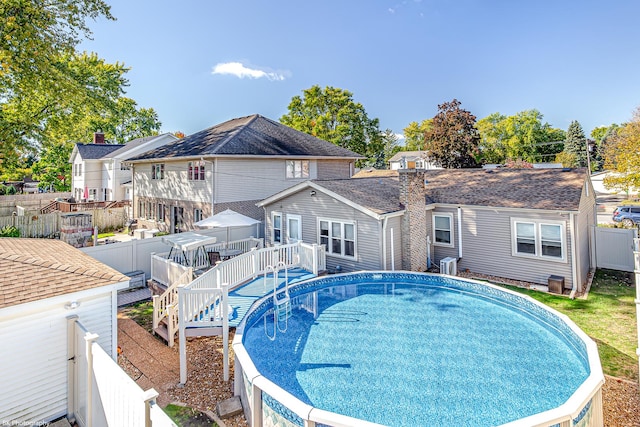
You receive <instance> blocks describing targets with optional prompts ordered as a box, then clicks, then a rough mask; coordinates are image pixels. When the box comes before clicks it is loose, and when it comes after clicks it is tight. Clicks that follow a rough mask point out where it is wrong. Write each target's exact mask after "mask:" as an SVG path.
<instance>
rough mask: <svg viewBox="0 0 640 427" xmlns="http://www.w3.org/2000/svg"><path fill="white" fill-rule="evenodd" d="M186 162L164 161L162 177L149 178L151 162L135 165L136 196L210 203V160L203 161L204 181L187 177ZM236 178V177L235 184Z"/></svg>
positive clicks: (150, 175)
mask: <svg viewBox="0 0 640 427" xmlns="http://www.w3.org/2000/svg"><path fill="white" fill-rule="evenodd" d="M159 163H161V162H159ZM188 163H189V162H183V161H180V162H164V178H163V179H151V177H152V174H151V163H144V164H138V165H136V166H135V182H134V185H135V193H136V194H135V195H136V197H154V198H158V199H174V200H191V201H198V202H209V203H211V192H212V186H211V177H212V166H211V162H206V163H205V179H204V181H200V180H197V181H195V180H194V181H190V180H189V179H188ZM237 180H238V178H237V177H236V185H237Z"/></svg>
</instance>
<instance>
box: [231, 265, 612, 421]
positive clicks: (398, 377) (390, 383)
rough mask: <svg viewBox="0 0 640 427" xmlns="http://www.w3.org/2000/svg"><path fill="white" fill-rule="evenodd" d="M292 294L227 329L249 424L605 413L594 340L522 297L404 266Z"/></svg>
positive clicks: (310, 284)
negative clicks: (231, 330)
mask: <svg viewBox="0 0 640 427" xmlns="http://www.w3.org/2000/svg"><path fill="white" fill-rule="evenodd" d="M288 295H289V299H288V301H289V303H287V302H286V301H287V298H286V292H285V291H284V290H283V289H281V290H280V293H279V298H278V301H279V304H278V305H277V306H275V305H274V302H273V297H272V296H267V297H265V298H263V299H262V300H260V301H258V303H256V305H255V307H254V308H253V309H252V310H251V311H250V312H249V313H248V315H247V316H246V318H245V320H244V322H243V324H242V325H240V328H239V329H238V331H237V334H236V338H235V340H234V350H235V352H236V381H237V383H236V393H237V394H240V395H241V396H242V397H243V403H244V404H245V406H246V407H250V408H251V411H248V416H249V418H252V419H253V420H252V421H255V423H253V425H278V426H294V425H299V426H302V425H304V420H310V421H313V422H316V423H318V425H357V424H363V425H364V424H367V422H368V423H375V424H380V425H388V426H402V427H404V426H412V427H413V426H417V425H424V426H454V425H455V426H465V425H466V426H477V427H482V426H496V425H503V424H507V423H514V425H538V424H539V425H548V426H552V425H558V426H565V425H567V426H568V425H572V426H573V425H582V426H588V425H598V419H601V417H602V408H601V406H602V404H601V394H600V387H601V385H602V382H603V375H602V369H601V367H600V364H599V359H598V355H597V350H596V349H595V344H594V343H593V342H592V341H591V340H589V339H588V338H587V337H586V336H585V335H584V334H583V333H582V332H581V331H580V330H579V329H577V328H576V327H575V325H573V324H572V323H571V322H570V321H568V320H567V319H566V318H564V316H561V315H559V314H557V313H556V312H552V311H549V310H548V309H546V308H545V307H544V306H542V305H541V304H538V303H536V302H535V301H533V300H532V299H530V298H527V297H523V296H521V295H518V294H515V293H513V292H508V291H505V290H503V289H501V288H498V287H495V286H491V285H487V284H484V283H480V282H475V281H469V280H462V279H457V278H452V277H446V276H440V275H432V274H423V273H408V272H395V273H389V272H366V273H353V274H341V275H334V276H328V277H323V278H318V279H313V280H310V281H307V282H304V283H300V284H297V285H294V286H291V287H290V289H289V291H288ZM256 394H259V396H256ZM257 397H259V398H257ZM347 417H348V418H347ZM523 419H527V420H523ZM359 420H363V422H360V421H359ZM518 420H523V421H520V423H518V422H519V421H518ZM600 424H601V423H600ZM311 425H313V424H311Z"/></svg>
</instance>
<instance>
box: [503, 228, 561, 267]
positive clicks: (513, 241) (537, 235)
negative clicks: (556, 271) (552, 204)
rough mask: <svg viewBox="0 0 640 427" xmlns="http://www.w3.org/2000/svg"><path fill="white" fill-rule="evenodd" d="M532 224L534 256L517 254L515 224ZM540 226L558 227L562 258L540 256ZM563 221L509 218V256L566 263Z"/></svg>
mask: <svg viewBox="0 0 640 427" xmlns="http://www.w3.org/2000/svg"><path fill="white" fill-rule="evenodd" d="M517 223H523V224H533V225H534V234H535V235H534V239H535V248H536V253H535V254H525V253H520V252H518V242H517V235H516V224H517ZM542 225H555V226H560V248H561V250H562V257H553V256H548V255H542V233H541V231H540V227H541V226H542ZM566 225H567V224H566V222H565V221H554V220H547V219H544V220H542V219H531V218H511V255H512V256H516V257H522V258H531V259H542V260H545V261H552V262H565V263H566V262H567V238H566V236H567V230H566Z"/></svg>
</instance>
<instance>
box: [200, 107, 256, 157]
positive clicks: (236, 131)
mask: <svg viewBox="0 0 640 427" xmlns="http://www.w3.org/2000/svg"><path fill="white" fill-rule="evenodd" d="M258 116H259V114H251V115H249V116H244V117H236V118H235V119H231V120H230V121H234V120H242V119H244V118H249V117H251V119H250V120H249V121H248V122H247V123H245V124H242V125H238V126H236V128H235V129H234V130H233V131H231V132H229V133H228V135H227V136H226V137H225V138H224V139H223V140H221V141H220V142H218V143H217V144H215V148H214V149H213V152H212V153H211V154H215V153H216V152H217V151H219V150H222V149H223V148H224V146H225V145H226V144H227V143H228V142H229V141H230V140H231V139H232V138H234V137H235V136H236V135H240V134H241V133H242V132H243V131H244V130H245V129H246V128H247V127H248V126H249V125H250V124H251V123H253V122H254V121H255V120H256V119H257V118H258ZM226 123H229V121H226V122H222V123H218V124H217V125H215V126H212V127H210V128H209V129H216V128H218V127H220V126H222V125H224V124H226Z"/></svg>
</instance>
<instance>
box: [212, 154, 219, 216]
mask: <svg viewBox="0 0 640 427" xmlns="http://www.w3.org/2000/svg"><path fill="white" fill-rule="evenodd" d="M217 177H218V159H213V161H212V162H211V215H214V214H215V213H216V211H215V210H213V207H214V205H215V204H216V193H217V192H216V183H217V181H218V180H217V179H216V178H217Z"/></svg>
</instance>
